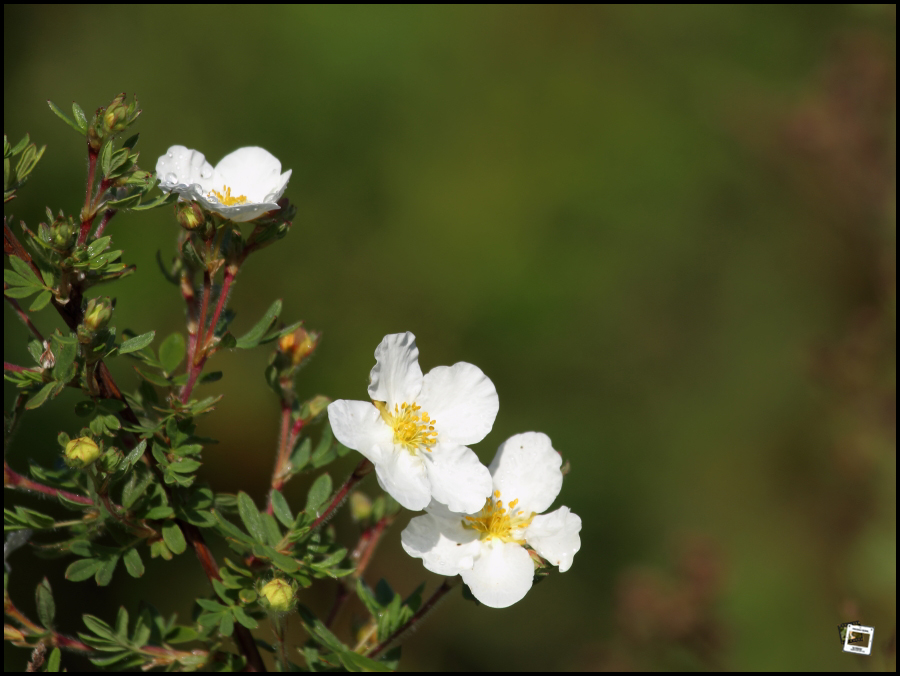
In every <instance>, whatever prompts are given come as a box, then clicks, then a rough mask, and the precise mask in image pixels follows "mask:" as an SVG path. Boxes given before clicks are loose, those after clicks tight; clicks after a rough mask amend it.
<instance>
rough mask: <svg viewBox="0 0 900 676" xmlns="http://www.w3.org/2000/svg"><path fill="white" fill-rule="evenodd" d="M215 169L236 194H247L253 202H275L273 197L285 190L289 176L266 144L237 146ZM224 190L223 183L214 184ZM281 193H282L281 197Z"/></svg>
mask: <svg viewBox="0 0 900 676" xmlns="http://www.w3.org/2000/svg"><path fill="white" fill-rule="evenodd" d="M216 173H217V174H218V175H219V177H221V179H222V181H224V184H225V185H226V186H228V187H229V188H231V194H232V195H234V196H237V195H244V196H245V197H246V198H247V199H249V200H250V201H251V202H256V203H263V202H275V201H277V200H278V198H277V197H276V198H274V199H272V195H274V194H275V193H276V192H277V191H278V190H279V189H281V190H282V192H283V191H284V186H285V185H286V184H287V178H290V172H288V173H287V174H286V176H282V174H281V162H280V161H279V159H278V158H277V157H275V156H274V155H273V154H272V153H270V152H269V151H268V150H266V149H265V148H257V147H253V146H251V147H247V148H238V149H237V150H235V151H234V152H233V153H230V154H228V155H226V156H225V157H223V158H222V160H221V161H220V162H219V163H218V164H217V165H216ZM215 188H216V190H221V186H215ZM280 196H281V195H279V197H280Z"/></svg>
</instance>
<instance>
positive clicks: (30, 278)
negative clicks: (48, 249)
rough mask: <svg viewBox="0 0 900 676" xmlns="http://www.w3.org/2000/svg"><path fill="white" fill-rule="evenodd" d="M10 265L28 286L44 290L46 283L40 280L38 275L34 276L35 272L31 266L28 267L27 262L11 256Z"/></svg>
mask: <svg viewBox="0 0 900 676" xmlns="http://www.w3.org/2000/svg"><path fill="white" fill-rule="evenodd" d="M9 263H10V265H12V267H13V270H15V271H16V272H18V273H19V275H21V276H22V277H23V278H24V279H25V281H26V282H28V284H30V285H32V286H40V287H41V288H43V286H44V282H43V281H42V280H41V279H39V278H38V276H37V275H36V274H34V270H32V268H31V266H30V265H28V263H26V262H25V261H23V260H22V259H21V258H19V257H18V256H10V257H9Z"/></svg>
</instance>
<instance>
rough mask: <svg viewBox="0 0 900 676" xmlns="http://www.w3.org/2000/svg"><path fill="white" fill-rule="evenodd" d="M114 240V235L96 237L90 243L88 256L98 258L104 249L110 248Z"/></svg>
mask: <svg viewBox="0 0 900 676" xmlns="http://www.w3.org/2000/svg"><path fill="white" fill-rule="evenodd" d="M111 241H112V235H106V236H105V237H100V238H98V239H95V240H94V241H93V242H91V243H90V244H88V248H87V254H88V258H96V257H97V256H99V255H100V254H102V253H103V252H104V251H106V250H107V249H108V248H109V243H110V242H111Z"/></svg>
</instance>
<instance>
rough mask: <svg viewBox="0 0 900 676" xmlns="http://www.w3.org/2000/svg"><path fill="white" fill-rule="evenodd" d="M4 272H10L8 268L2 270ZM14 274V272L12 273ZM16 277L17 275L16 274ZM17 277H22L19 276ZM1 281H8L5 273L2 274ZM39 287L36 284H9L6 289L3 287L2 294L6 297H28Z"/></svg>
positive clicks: (38, 289)
mask: <svg viewBox="0 0 900 676" xmlns="http://www.w3.org/2000/svg"><path fill="white" fill-rule="evenodd" d="M3 272H4V273H7V272H11V271H10V270H4V271H3ZM13 274H15V273H13ZM16 276H17V277H18V275H16ZM19 279H22V278H21V277H19ZM3 281H5V282H7V283H8V284H9V283H10V282H9V280H8V279H7V275H6V274H4V275H3ZM40 290H41V289H40V288H39V287H37V286H10V287H9V288H8V289H3V295H4V296H6V297H7V298H28V296H31V295H32V294H35V293H37V292H38V291H40Z"/></svg>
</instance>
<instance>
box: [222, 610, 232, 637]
mask: <svg viewBox="0 0 900 676" xmlns="http://www.w3.org/2000/svg"><path fill="white" fill-rule="evenodd" d="M233 631H234V617H233V616H232V615H231V613H222V619H221V620H219V633H220V634H222V636H231V634H232V632H233Z"/></svg>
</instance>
